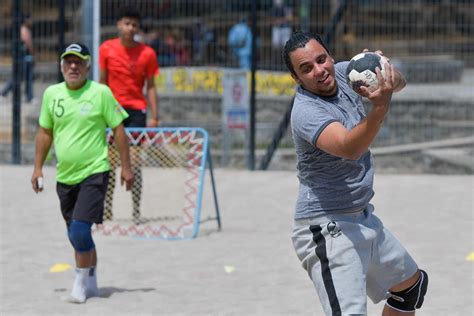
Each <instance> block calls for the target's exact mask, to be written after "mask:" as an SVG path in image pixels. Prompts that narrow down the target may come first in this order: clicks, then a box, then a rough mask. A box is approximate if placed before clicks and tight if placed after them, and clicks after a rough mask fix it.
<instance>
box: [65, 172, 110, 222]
mask: <svg viewBox="0 0 474 316" xmlns="http://www.w3.org/2000/svg"><path fill="white" fill-rule="evenodd" d="M108 183H109V172H108V171H107V172H103V173H96V174H93V175H91V176H89V177H87V178H85V179H84V180H83V181H82V182H81V183H78V184H73V185H68V184H64V183H60V182H57V183H56V191H57V193H58V197H59V203H60V205H61V213H62V214H63V218H64V220H65V221H66V224H67V225H68V226H69V224H71V221H72V220H73V219H75V220H79V221H83V222H87V223H97V224H100V223H102V217H103V215H104V199H105V193H106V192H107V185H108Z"/></svg>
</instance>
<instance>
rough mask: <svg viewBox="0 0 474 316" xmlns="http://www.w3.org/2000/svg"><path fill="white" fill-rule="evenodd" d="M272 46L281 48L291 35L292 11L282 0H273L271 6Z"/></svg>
mask: <svg viewBox="0 0 474 316" xmlns="http://www.w3.org/2000/svg"><path fill="white" fill-rule="evenodd" d="M271 14H272V47H273V49H277V50H278V51H280V50H281V48H282V47H283V45H285V43H286V41H287V40H288V39H289V38H290V36H291V23H292V22H293V11H292V10H291V8H290V7H288V6H286V5H285V3H284V2H283V0H273V7H272V11H271Z"/></svg>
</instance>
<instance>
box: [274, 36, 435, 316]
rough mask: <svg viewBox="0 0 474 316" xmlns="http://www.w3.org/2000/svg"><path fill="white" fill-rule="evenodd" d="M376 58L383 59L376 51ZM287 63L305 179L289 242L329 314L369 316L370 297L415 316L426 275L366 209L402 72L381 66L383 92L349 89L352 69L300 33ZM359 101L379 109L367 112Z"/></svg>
mask: <svg viewBox="0 0 474 316" xmlns="http://www.w3.org/2000/svg"><path fill="white" fill-rule="evenodd" d="M377 53H379V54H382V52H380V51H378V52H377ZM283 57H284V60H285V63H286V66H287V67H288V69H289V71H290V73H291V76H292V77H293V79H294V80H295V81H296V82H297V83H298V85H299V86H298V88H297V91H296V96H295V100H294V105H293V110H292V113H291V126H292V133H293V140H294V144H295V148H296V155H297V160H298V165H297V168H298V179H299V182H300V187H299V193H298V198H297V202H296V211H295V222H294V229H293V235H292V240H293V244H294V247H295V250H296V253H297V256H298V258H299V259H300V260H301V262H302V265H303V267H304V268H305V269H306V270H307V272H308V274H309V277H310V278H311V280H312V281H313V283H314V285H315V287H316V290H317V292H318V296H319V299H320V301H321V305H322V307H323V309H324V311H325V313H326V314H327V315H365V314H366V313H367V307H366V304H367V296H369V297H370V298H371V300H372V301H373V302H374V303H378V302H380V301H381V300H386V305H385V307H384V310H383V315H414V314H415V309H417V308H420V307H421V305H422V303H423V297H424V295H425V293H426V290H427V285H428V275H427V274H426V272H425V271H423V270H420V269H418V266H417V264H416V263H415V261H414V260H413V259H412V257H411V256H410V255H409V254H408V252H407V251H406V250H405V248H404V247H403V246H402V245H401V244H400V242H398V240H397V239H396V238H395V237H394V236H393V235H392V234H391V233H390V232H389V231H388V230H387V229H386V228H385V227H383V224H382V222H381V221H380V219H379V218H377V216H375V215H374V214H373V210H374V207H373V206H372V205H371V204H370V203H369V202H370V200H371V198H372V197H373V195H374V191H373V176H374V168H373V161H372V155H371V153H370V151H369V146H370V144H371V143H372V142H373V140H374V139H375V137H376V136H377V133H378V131H379V129H380V127H381V125H382V123H383V120H384V118H385V116H386V115H387V113H388V110H389V107H390V101H391V97H392V93H393V92H397V91H400V90H401V89H403V88H404V87H405V84H406V83H405V80H404V79H403V76H402V75H401V74H400V73H399V72H398V71H397V70H396V69H395V68H394V67H393V65H389V66H388V67H386V73H385V77H384V76H382V74H381V72H380V70H377V79H378V80H379V83H380V85H379V88H378V89H377V90H375V91H373V92H369V90H368V89H366V88H365V87H362V88H361V90H360V92H359V93H360V95H359V94H357V93H356V92H354V91H353V90H352V89H351V88H350V87H349V86H348V85H347V83H346V80H345V73H346V68H347V65H348V63H347V62H341V63H338V64H335V63H334V59H333V58H332V57H331V55H330V53H329V51H328V49H327V48H326V46H325V44H324V43H323V41H322V40H321V38H320V37H319V36H317V35H314V34H311V33H309V32H296V33H294V34H293V35H292V36H291V38H290V39H289V40H288V41H287V43H286V45H285V47H284V52H283ZM362 97H366V98H367V99H368V100H369V101H370V103H371V104H372V109H371V110H370V111H369V112H368V113H367V114H366V113H365V110H364V108H363V106H362Z"/></svg>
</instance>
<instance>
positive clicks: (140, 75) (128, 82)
mask: <svg viewBox="0 0 474 316" xmlns="http://www.w3.org/2000/svg"><path fill="white" fill-rule="evenodd" d="M139 29H140V13H139V12H138V11H137V10H136V9H135V8H133V7H131V6H124V7H122V8H121V9H120V13H119V16H118V18H117V30H118V38H115V39H111V40H107V41H105V42H104V43H103V44H102V45H101V46H100V48H99V54H100V57H99V65H100V82H101V83H104V84H106V85H108V86H109V87H110V89H111V90H112V93H113V94H114V97H115V98H116V99H117V100H118V102H119V103H120V105H121V106H122V107H123V108H124V109H125V111H127V113H128V115H129V117H128V118H127V119H126V120H125V121H124V126H125V127H156V126H158V124H159V121H158V107H157V94H156V87H155V83H154V77H155V76H157V75H158V74H159V67H158V62H157V58H156V53H155V51H154V50H153V49H152V48H151V47H149V46H147V45H145V44H142V43H139V42H137V41H136V40H135V36H136V35H137V33H138V31H139ZM145 83H146V91H147V93H146V95H147V97H148V105H149V110H150V115H149V119H148V121H147V100H146V98H145V96H144V95H143V87H144V86H145ZM131 153H132V164H133V171H134V174H135V179H136V181H135V184H134V187H133V188H132V202H133V219H134V221H135V222H138V220H139V218H140V200H141V193H142V182H143V181H142V172H141V168H140V165H141V163H140V158H139V157H140V155H139V153H138V151H137V150H133V148H132V150H131ZM112 170H114V169H112ZM110 177H111V180H110V183H109V190H108V192H107V198H106V203H105V212H104V217H105V219H112V197H113V193H114V188H115V181H114V179H115V172H111V175H110Z"/></svg>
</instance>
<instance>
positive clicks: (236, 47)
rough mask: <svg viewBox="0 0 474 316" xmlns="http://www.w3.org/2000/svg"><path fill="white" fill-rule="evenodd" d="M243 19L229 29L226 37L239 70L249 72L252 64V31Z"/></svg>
mask: <svg viewBox="0 0 474 316" xmlns="http://www.w3.org/2000/svg"><path fill="white" fill-rule="evenodd" d="M247 21H248V19H247V18H244V19H242V20H241V21H239V22H238V23H237V24H235V25H234V26H232V27H231V29H230V30H229V34H228V37H227V44H228V45H229V47H230V49H231V51H232V53H233V55H234V56H235V57H236V58H237V59H238V63H239V67H240V68H241V69H245V70H250V67H251V64H252V30H251V29H250V27H249V25H248V22H247Z"/></svg>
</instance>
